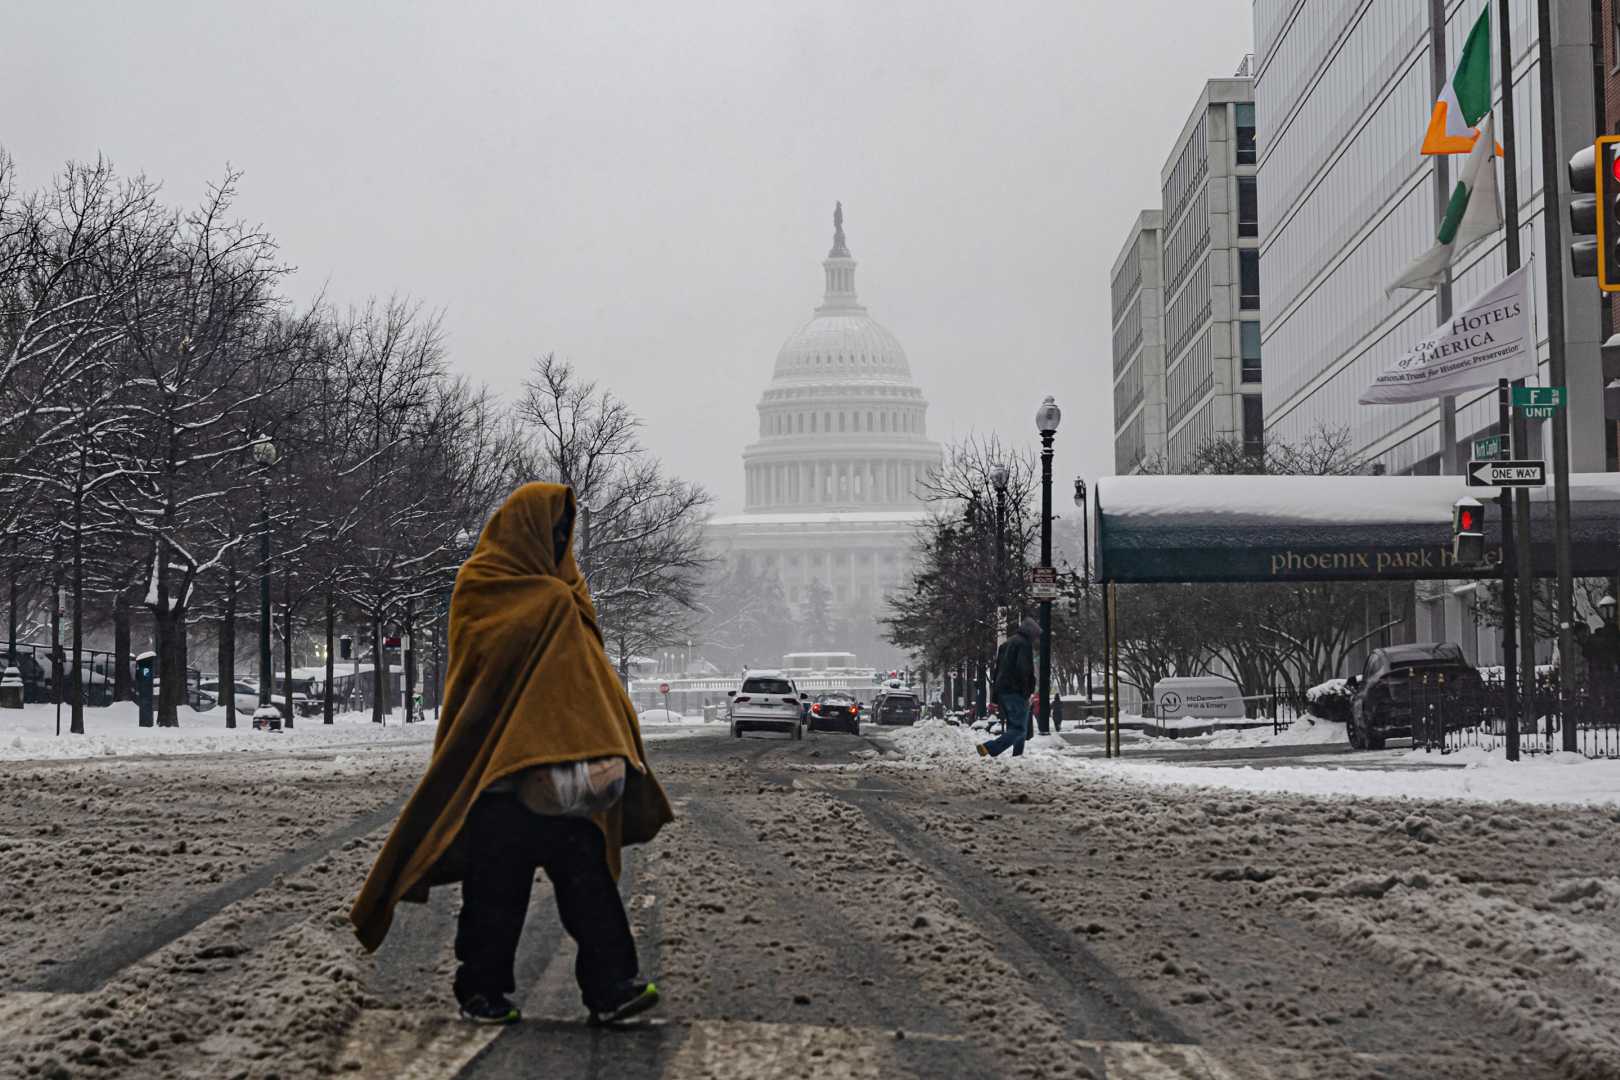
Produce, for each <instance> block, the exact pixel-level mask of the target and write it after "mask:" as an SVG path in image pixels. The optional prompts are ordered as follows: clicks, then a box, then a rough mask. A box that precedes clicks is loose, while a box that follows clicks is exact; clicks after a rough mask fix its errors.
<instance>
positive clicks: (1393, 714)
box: [1345, 641, 1481, 750]
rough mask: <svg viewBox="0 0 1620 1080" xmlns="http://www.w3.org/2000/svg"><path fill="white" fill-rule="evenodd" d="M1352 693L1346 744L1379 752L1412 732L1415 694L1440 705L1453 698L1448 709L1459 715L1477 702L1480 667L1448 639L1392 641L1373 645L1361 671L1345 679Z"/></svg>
mask: <svg viewBox="0 0 1620 1080" xmlns="http://www.w3.org/2000/svg"><path fill="white" fill-rule="evenodd" d="M1345 689H1346V690H1348V691H1349V692H1350V719H1349V722H1348V723H1347V724H1346V725H1345V728H1346V732H1347V734H1348V736H1349V739H1350V745H1351V746H1352V747H1354V748H1355V749H1357V750H1382V749H1383V748H1384V741H1385V740H1386V739H1391V738H1404V737H1406V736H1409V735H1411V734H1412V716H1413V712H1414V710H1415V709H1416V708H1417V707H1419V704H1420V703H1419V702H1417V701H1415V700H1414V698H1415V697H1416V696H1418V695H1421V696H1422V697H1423V698H1424V700H1425V701H1432V702H1436V703H1444V699H1446V698H1452V699H1455V700H1456V701H1457V703H1458V704H1459V708H1456V709H1448V710H1446V711H1447V712H1448V713H1450V714H1451V715H1454V716H1461V715H1462V713H1463V711H1464V710H1463V708H1462V707H1461V706H1463V705H1465V704H1466V703H1468V702H1477V701H1478V700H1479V698H1480V691H1481V684H1480V678H1479V671H1478V670H1477V669H1475V667H1474V665H1472V664H1470V663H1469V662H1468V661H1467V660H1466V659H1465V658H1464V657H1463V652H1462V649H1461V648H1460V647H1458V646H1456V645H1453V644H1452V643H1451V642H1449V641H1428V642H1420V643H1418V644H1415V645H1391V646H1388V647H1387V648H1383V649H1374V650H1373V651H1372V652H1371V653H1370V654H1368V656H1367V663H1366V665H1365V666H1364V667H1363V668H1362V669H1361V674H1359V675H1352V676H1350V678H1349V679H1348V680H1347V681H1346V683H1345Z"/></svg>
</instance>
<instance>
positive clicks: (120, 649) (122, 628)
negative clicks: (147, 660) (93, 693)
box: [113, 593, 135, 701]
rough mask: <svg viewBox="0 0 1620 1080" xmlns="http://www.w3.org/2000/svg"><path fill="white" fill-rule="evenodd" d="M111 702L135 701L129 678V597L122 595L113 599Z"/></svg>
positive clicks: (132, 683)
mask: <svg viewBox="0 0 1620 1080" xmlns="http://www.w3.org/2000/svg"><path fill="white" fill-rule="evenodd" d="M113 700H114V701H134V700H135V683H134V681H133V680H131V679H130V677H129V597H127V596H125V595H124V594H123V593H119V594H118V596H117V597H115V598H114V599H113Z"/></svg>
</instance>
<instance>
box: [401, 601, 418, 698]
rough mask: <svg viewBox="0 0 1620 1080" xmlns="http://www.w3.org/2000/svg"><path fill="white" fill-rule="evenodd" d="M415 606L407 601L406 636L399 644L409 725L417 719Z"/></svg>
mask: <svg viewBox="0 0 1620 1080" xmlns="http://www.w3.org/2000/svg"><path fill="white" fill-rule="evenodd" d="M415 614H416V612H415V606H414V605H413V604H412V603H411V601H409V600H406V601H405V626H404V628H403V629H404V631H405V632H404V635H403V636H402V637H401V638H400V642H399V658H400V662H401V663H403V664H404V665H405V722H406V723H407V724H408V723H410V722H411V721H412V720H414V719H415V718H416V638H415V637H414V636H413V634H414V632H415V627H414V626H413V625H412V623H413V622H414V621H415V619H414V616H415Z"/></svg>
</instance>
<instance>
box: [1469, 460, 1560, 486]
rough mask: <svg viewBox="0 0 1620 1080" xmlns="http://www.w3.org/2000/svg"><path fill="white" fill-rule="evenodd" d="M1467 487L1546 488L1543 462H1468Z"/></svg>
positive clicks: (1545, 472) (1545, 469)
mask: <svg viewBox="0 0 1620 1080" xmlns="http://www.w3.org/2000/svg"><path fill="white" fill-rule="evenodd" d="M1468 486H1469V487H1546V486H1547V463H1546V462H1545V461H1470V462H1469V463H1468Z"/></svg>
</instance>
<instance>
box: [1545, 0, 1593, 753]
mask: <svg viewBox="0 0 1620 1080" xmlns="http://www.w3.org/2000/svg"><path fill="white" fill-rule="evenodd" d="M1536 34H1537V37H1538V38H1539V40H1538V41H1537V43H1536V60H1537V62H1538V64H1539V65H1540V69H1541V78H1540V79H1539V80H1538V81H1539V82H1540V84H1541V176H1542V196H1541V199H1542V213H1541V220H1542V222H1543V228H1545V229H1546V230H1547V231H1546V242H1545V243H1543V244H1542V245H1541V247H1542V255H1543V257H1544V258H1545V259H1546V272H1545V275H1544V277H1545V280H1546V282H1547V377H1548V379H1549V380H1550V381H1551V382H1552V385H1554V386H1563V387H1568V386H1569V381H1568V375H1567V368H1566V366H1565V357H1564V237H1563V221H1562V216H1563V207H1564V199H1563V192H1562V191H1560V190H1559V180H1558V178H1559V177H1561V176H1563V175H1564V170H1563V169H1562V168H1560V167H1559V166H1560V162H1559V160H1558V124H1557V123H1556V120H1555V116H1556V104H1555V102H1554V101H1553V79H1552V72H1553V50H1552V12H1551V7H1550V0H1536ZM1593 46H1594V48H1597V49H1601V45H1598V43H1597V40H1594V42H1593ZM1603 212H1604V211H1603V210H1601V209H1600V210H1599V213H1603ZM1552 459H1553V565H1554V570H1555V572H1556V573H1557V575H1558V601H1557V603H1558V697H1559V700H1560V701H1561V702H1562V703H1563V709H1562V710H1560V711H1561V712H1563V713H1564V714H1565V716H1566V718H1567V716H1568V713H1569V710H1570V707H1571V705H1572V704H1573V703H1574V700H1575V669H1574V657H1575V580H1574V573H1573V570H1572V567H1571V565H1570V552H1569V409H1568V408H1562V409H1555V410H1554V411H1553V418H1552ZM1552 722H1553V721H1552V716H1551V714H1550V713H1549V714H1548V718H1547V723H1548V725H1549V726H1550V725H1551V724H1552ZM1547 736H1548V745H1549V747H1550V746H1551V742H1552V732H1551V730H1549V731H1548V732H1547ZM1563 748H1564V749H1565V750H1568V751H1571V752H1573V751H1574V750H1575V748H1576V740H1575V725H1574V724H1573V723H1571V722H1568V720H1567V719H1566V722H1565V723H1564V734H1563Z"/></svg>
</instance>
